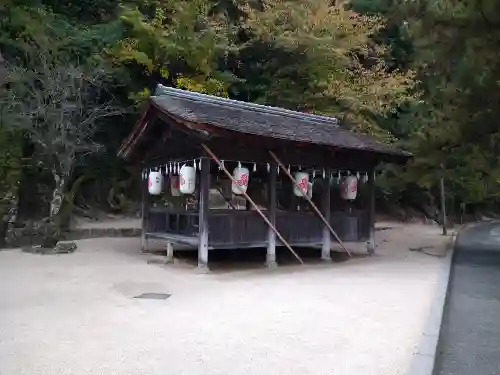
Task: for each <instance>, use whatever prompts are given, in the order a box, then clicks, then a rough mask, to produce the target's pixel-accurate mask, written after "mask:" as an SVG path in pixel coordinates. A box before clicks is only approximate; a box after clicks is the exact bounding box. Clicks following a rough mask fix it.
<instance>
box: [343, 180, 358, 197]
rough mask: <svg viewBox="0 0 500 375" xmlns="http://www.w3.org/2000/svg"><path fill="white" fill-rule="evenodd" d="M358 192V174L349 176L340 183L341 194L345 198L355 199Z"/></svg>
mask: <svg viewBox="0 0 500 375" xmlns="http://www.w3.org/2000/svg"><path fill="white" fill-rule="evenodd" d="M357 194H358V179H357V178H356V176H347V177H346V178H345V179H344V181H343V182H342V184H341V185H340V196H341V198H342V199H345V200H354V199H356V195H357Z"/></svg>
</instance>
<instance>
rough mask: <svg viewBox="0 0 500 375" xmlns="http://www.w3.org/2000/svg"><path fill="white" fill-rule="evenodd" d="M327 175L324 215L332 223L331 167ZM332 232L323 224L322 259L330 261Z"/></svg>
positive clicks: (324, 189) (324, 193)
mask: <svg viewBox="0 0 500 375" xmlns="http://www.w3.org/2000/svg"><path fill="white" fill-rule="evenodd" d="M325 174H326V177H325V179H324V181H323V199H322V203H323V210H322V211H323V216H324V217H325V219H326V220H327V221H328V222H329V223H330V216H331V207H330V197H331V189H330V187H331V183H332V176H331V174H332V171H331V169H330V168H327V169H326V170H325ZM331 247H332V245H331V233H330V228H328V227H327V226H326V225H323V244H322V247H321V260H324V261H330V260H332V258H331V254H330V252H331Z"/></svg>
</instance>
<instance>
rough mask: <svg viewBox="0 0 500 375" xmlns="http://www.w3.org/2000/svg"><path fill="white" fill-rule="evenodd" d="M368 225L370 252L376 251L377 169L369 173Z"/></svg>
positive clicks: (368, 247)
mask: <svg viewBox="0 0 500 375" xmlns="http://www.w3.org/2000/svg"><path fill="white" fill-rule="evenodd" d="M368 191H369V194H370V196H369V199H368V225H369V238H368V244H367V251H368V254H370V255H371V254H374V253H375V248H376V245H375V169H373V170H371V171H370V172H369V173H368Z"/></svg>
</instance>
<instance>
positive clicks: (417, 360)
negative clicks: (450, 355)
mask: <svg viewBox="0 0 500 375" xmlns="http://www.w3.org/2000/svg"><path fill="white" fill-rule="evenodd" d="M457 236H458V233H457V235H456V236H455V240H456V237H457ZM454 252H455V244H454V242H453V243H452V244H451V249H450V250H449V251H448V252H447V254H446V257H445V258H444V259H445V260H444V262H443V264H442V265H441V269H440V270H439V278H438V281H437V286H436V292H435V296H434V299H433V301H432V304H431V308H430V312H429V316H428V318H427V322H426V324H425V327H424V330H423V331H422V336H421V339H420V344H419V346H418V348H417V350H416V351H415V353H414V354H413V359H412V363H411V365H410V369H409V371H408V372H407V375H432V374H433V372H434V364H435V362H436V355H437V348H438V341H439V335H440V332H441V325H442V323H443V312H444V306H445V303H446V299H447V296H448V284H449V282H450V275H451V265H452V260H453V255H454Z"/></svg>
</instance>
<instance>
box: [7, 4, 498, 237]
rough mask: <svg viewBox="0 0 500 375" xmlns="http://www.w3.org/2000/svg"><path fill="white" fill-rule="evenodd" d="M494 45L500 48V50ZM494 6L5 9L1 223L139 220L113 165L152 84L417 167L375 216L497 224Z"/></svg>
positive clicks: (128, 171) (390, 189) (398, 179)
mask: <svg viewBox="0 0 500 375" xmlns="http://www.w3.org/2000/svg"><path fill="white" fill-rule="evenodd" d="M497 37H498V38H497ZM499 47H500V3H498V2H495V1H494V0H481V1H479V0H466V1H462V2H455V1H451V0H414V1H409V0H407V1H403V0H399V1H397V0H352V1H342V0H337V1H335V0H329V1H327V0H302V1H285V0H247V1H245V0H130V1H122V2H117V1H115V0H79V1H62V0H60V1H58V0H31V1H29V0H2V3H1V4H0V52H1V55H2V57H3V58H2V59H0V65H1V67H0V106H1V112H0V126H1V127H0V149H1V151H2V152H1V153H0V158H1V159H0V218H3V228H4V230H5V228H6V223H7V222H9V221H12V220H13V218H12V216H13V215H14V214H15V212H16V210H15V208H16V207H19V216H18V217H17V221H18V222H23V221H26V220H28V219H33V218H41V217H49V216H52V217H53V218H54V219H55V220H56V221H57V222H61V221H64V220H66V219H67V217H68V216H69V215H71V214H74V213H77V214H82V213H85V214H88V215H91V213H92V212H93V211H94V210H105V211H113V212H125V211H127V210H129V209H133V207H134V202H136V201H137V199H138V197H137V195H134V192H138V189H137V182H138V181H137V179H138V176H139V174H138V173H137V171H136V170H135V169H133V168H131V167H129V166H126V165H124V164H123V162H122V161H121V160H119V159H117V158H116V156H115V155H116V150H117V147H118V146H119V144H120V142H121V140H122V139H123V138H124V137H125V136H126V134H127V133H128V132H129V131H130V129H131V127H132V125H133V122H134V120H135V119H136V118H137V112H138V108H139V106H140V104H141V102H142V100H143V99H144V98H145V97H147V96H148V95H149V94H150V92H151V90H152V89H153V88H154V85H155V84H156V83H158V82H161V83H163V84H166V85H169V86H175V87H179V88H185V89H189V90H193V91H198V92H203V93H209V94H215V95H219V96H225V97H230V98H234V99H239V100H245V101H252V102H258V103H264V104H268V105H276V106H282V107H286V108H290V109H294V110H304V111H305V110H307V111H311V112H315V113H321V114H328V115H333V116H336V117H337V118H339V120H340V121H341V123H342V126H345V127H348V128H351V129H353V130H354V131H357V132H362V133H368V134H371V135H374V136H376V137H378V138H379V139H381V140H382V141H384V142H394V143H397V144H399V145H401V146H402V147H404V148H406V149H407V150H409V151H411V152H413V153H414V154H415V155H416V157H415V159H414V161H413V162H412V163H411V164H409V165H408V166H407V167H405V168H404V169H395V168H394V167H390V166H384V167H383V168H381V171H380V173H381V174H380V177H379V178H378V179H377V183H378V186H379V190H378V192H377V193H378V202H379V207H381V208H383V209H386V210H392V211H395V210H396V209H400V208H403V209H407V208H412V209H413V210H421V211H425V212H426V213H427V215H429V216H433V215H435V214H436V207H438V206H439V200H438V197H439V194H438V190H437V188H438V186H439V178H440V176H441V175H444V178H445V183H446V186H447V190H448V204H449V206H450V208H451V210H452V212H455V213H458V212H459V211H464V212H467V213H483V214H488V215H490V214H494V213H495V212H497V213H498V212H499V211H500V207H499V203H500V189H499V187H500V162H499V159H500V143H499V142H498V141H499V138H500V130H499V129H500V127H499V126H498V118H500V102H499V99H500V90H499V89H500V87H499V82H500V64H499V62H500V59H499V54H500V48H499ZM0 237H3V236H2V234H1V233H0Z"/></svg>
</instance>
